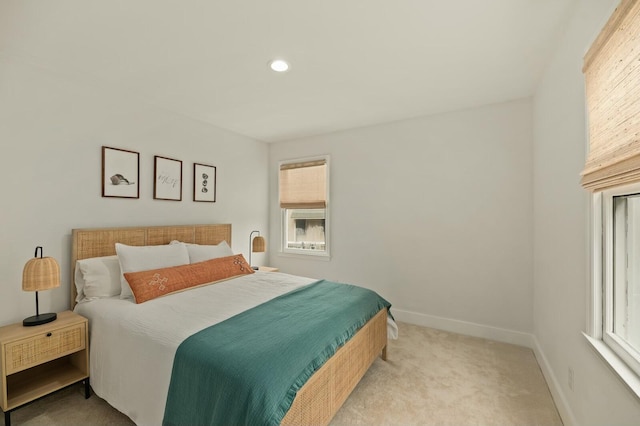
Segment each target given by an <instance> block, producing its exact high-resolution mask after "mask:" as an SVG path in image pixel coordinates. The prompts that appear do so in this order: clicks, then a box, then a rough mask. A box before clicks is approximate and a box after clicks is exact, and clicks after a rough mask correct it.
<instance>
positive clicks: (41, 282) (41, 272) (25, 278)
mask: <svg viewBox="0 0 640 426" xmlns="http://www.w3.org/2000/svg"><path fill="white" fill-rule="evenodd" d="M38 249H39V250H40V257H38ZM56 287H60V266H58V262H56V260H55V259H54V258H53V257H42V247H40V246H38V247H36V254H35V257H34V258H33V259H31V260H29V261H28V262H27V264H26V265H24V270H23V271H22V290H24V291H35V292H36V314H35V315H34V316H32V317H29V318H25V319H24V321H22V325H24V326H25V327H30V326H34V325H40V324H46V323H48V322H51V321H55V319H56V318H57V317H58V316H57V315H56V314H55V313H48V314H40V312H39V308H38V292H39V291H41V290H50V289H52V288H56Z"/></svg>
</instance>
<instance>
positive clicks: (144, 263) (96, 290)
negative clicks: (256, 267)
mask: <svg viewBox="0 0 640 426" xmlns="http://www.w3.org/2000/svg"><path fill="white" fill-rule="evenodd" d="M116 253H117V255H113V256H101V257H92V258H89V259H81V260H78V261H77V262H76V268H75V280H74V281H75V285H76V292H77V297H76V302H78V303H80V302H86V301H90V300H94V299H99V298H105V297H114V296H118V295H120V298H121V299H130V298H133V293H132V292H131V288H130V286H129V283H128V282H127V280H126V279H125V278H124V274H125V273H129V272H139V271H147V270H151V269H158V268H167V267H173V266H180V265H187V264H192V263H199V262H203V261H206V260H211V259H218V258H221V257H228V256H232V255H233V251H232V250H231V247H230V246H229V244H228V243H227V242H226V241H222V242H221V243H220V244H217V245H200V244H189V243H182V242H180V241H172V242H171V244H167V245H160V246H128V245H125V244H120V243H117V244H116Z"/></svg>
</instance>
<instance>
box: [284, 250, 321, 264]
mask: <svg viewBox="0 0 640 426" xmlns="http://www.w3.org/2000/svg"><path fill="white" fill-rule="evenodd" d="M278 256H280V257H290V258H294V259H306V260H321V261H324V262H329V261H330V260H331V256H330V255H328V254H319V253H289V252H284V251H281V252H278Z"/></svg>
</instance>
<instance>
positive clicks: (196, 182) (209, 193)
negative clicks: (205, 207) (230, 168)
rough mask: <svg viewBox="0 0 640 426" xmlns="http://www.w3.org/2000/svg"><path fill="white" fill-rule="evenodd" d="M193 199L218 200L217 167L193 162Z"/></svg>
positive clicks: (211, 201)
mask: <svg viewBox="0 0 640 426" xmlns="http://www.w3.org/2000/svg"><path fill="white" fill-rule="evenodd" d="M193 201H204V202H209V203H215V202H216V167H215V166H209V165H206V164H198V163H194V164H193Z"/></svg>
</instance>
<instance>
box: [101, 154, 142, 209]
mask: <svg viewBox="0 0 640 426" xmlns="http://www.w3.org/2000/svg"><path fill="white" fill-rule="evenodd" d="M102 196H103V197H116V198H140V153H139V152H134V151H128V150H126V149H118V148H110V147H108V146H103V147H102Z"/></svg>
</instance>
